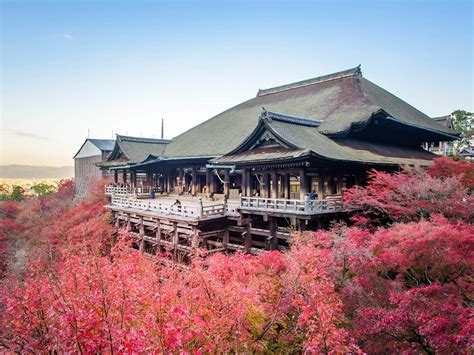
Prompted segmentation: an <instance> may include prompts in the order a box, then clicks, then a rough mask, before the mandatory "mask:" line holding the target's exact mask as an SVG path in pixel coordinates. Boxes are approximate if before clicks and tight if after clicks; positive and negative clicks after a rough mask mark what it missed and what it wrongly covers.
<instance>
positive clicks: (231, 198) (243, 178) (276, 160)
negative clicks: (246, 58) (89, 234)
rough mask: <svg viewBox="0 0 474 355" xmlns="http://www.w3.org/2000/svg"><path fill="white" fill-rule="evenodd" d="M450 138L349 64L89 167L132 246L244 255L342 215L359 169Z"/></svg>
mask: <svg viewBox="0 0 474 355" xmlns="http://www.w3.org/2000/svg"><path fill="white" fill-rule="evenodd" d="M454 139H457V135H456V132H454V131H453V129H452V128H451V127H449V126H447V125H442V124H439V123H438V122H437V121H436V120H433V119H431V118H430V117H428V116H427V115H425V114H424V113H422V112H420V111H419V110H417V109H416V108H414V107H413V106H411V105H409V104H407V103H406V102H405V101H403V100H401V99H400V98H398V97H396V96H395V95H393V94H391V93H389V92H388V91H386V90H384V89H382V88H381V87H379V86H377V85H376V84H374V83H372V82H370V81H369V80H367V79H365V78H364V77H363V76H362V73H361V69H360V66H359V67H356V68H353V69H349V70H345V71H341V72H338V73H334V74H330V75H325V76H321V77H317V78H313V79H308V80H304V81H300V82H296V83H291V84H286V85H282V86H278V87H274V88H270V89H265V90H259V91H258V93H257V95H256V97H254V98H252V99H250V100H248V101H245V102H243V103H241V104H239V105H237V106H234V107H232V108H230V109H228V110H226V111H224V112H222V113H220V114H218V115H217V116H215V117H213V118H211V119H209V120H207V121H205V122H203V123H201V124H199V125H198V126H196V127H193V128H191V129H189V130H188V131H186V132H184V133H183V134H181V135H179V136H177V137H175V138H174V139H172V140H164V139H147V138H134V137H126V136H119V135H118V136H117V139H116V141H115V145H114V147H113V150H112V152H111V153H110V154H109V155H108V156H107V159H106V160H105V161H103V162H99V163H97V165H98V166H100V167H101V169H103V170H107V171H109V172H111V173H113V177H114V184H112V185H111V186H109V187H108V188H107V194H108V195H109V196H110V198H111V202H110V205H109V208H110V209H111V210H112V211H113V212H114V215H115V218H116V223H117V227H121V226H124V225H125V226H126V228H127V229H129V230H133V229H134V228H135V230H136V231H137V238H138V239H137V240H139V243H138V244H139V248H140V249H141V250H143V251H146V250H148V251H149V252H150V250H151V253H154V252H156V250H157V248H158V249H161V248H165V249H166V248H172V249H173V250H175V252H176V251H179V250H182V251H186V252H187V253H191V252H192V250H193V248H196V247H198V246H199V247H204V248H206V249H208V250H209V251H210V252H211V251H213V250H223V249H225V250H228V249H244V250H245V251H248V252H251V251H252V250H254V249H255V248H257V249H276V248H280V249H281V248H285V247H286V239H287V238H288V237H289V235H290V232H291V231H292V230H295V229H300V230H301V229H308V228H310V229H316V228H320V227H321V226H323V225H324V223H327V222H328V221H329V220H331V219H335V218H336V219H337V218H341V216H342V215H343V214H344V213H346V212H347V210H346V208H345V206H344V205H343V199H342V194H343V191H344V188H349V187H351V186H353V185H356V184H364V183H365V181H366V177H367V172H368V171H369V170H370V169H378V170H384V171H398V170H399V169H400V168H401V167H403V166H416V167H425V166H428V165H429V164H430V163H431V160H432V159H433V158H434V157H436V155H434V154H432V153H430V152H428V151H426V150H424V149H423V148H422V146H423V144H424V143H425V142H447V141H451V140H454ZM170 233H171V234H170Z"/></svg>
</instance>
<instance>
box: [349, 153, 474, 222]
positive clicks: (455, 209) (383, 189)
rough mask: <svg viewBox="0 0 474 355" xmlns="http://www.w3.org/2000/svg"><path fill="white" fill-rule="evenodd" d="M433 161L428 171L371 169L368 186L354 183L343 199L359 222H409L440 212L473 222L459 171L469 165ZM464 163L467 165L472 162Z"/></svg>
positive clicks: (473, 199) (468, 197)
mask: <svg viewBox="0 0 474 355" xmlns="http://www.w3.org/2000/svg"><path fill="white" fill-rule="evenodd" d="M443 161H444V159H443ZM436 164H437V165H434V166H433V167H432V169H431V170H429V171H424V170H416V169H411V170H407V171H403V172H400V173H386V172H381V171H375V170H372V171H371V172H370V174H369V183H368V185H367V186H365V187H360V186H355V187H353V188H350V189H347V190H346V191H345V192H344V200H345V203H346V204H347V205H348V206H350V207H352V208H354V209H355V210H356V218H355V221H356V222H357V223H358V224H360V225H367V224H373V223H383V222H387V221H396V222H410V221H418V220H420V219H423V218H430V217H431V216H433V215H435V214H440V215H443V216H445V217H447V218H449V219H450V220H451V221H456V220H464V221H470V222H472V220H473V218H474V211H473V209H472V208H471V207H472V205H473V202H474V197H473V196H472V195H471V194H470V192H469V190H468V188H467V187H466V185H465V182H464V177H465V176H466V175H465V173H463V172H459V171H464V170H466V171H467V170H468V169H467V168H463V169H454V168H452V167H451V168H450V169H441V168H439V166H440V165H442V164H441V163H436ZM456 164H460V163H459V162H458V163H456ZM466 164H468V165H467V167H468V168H470V167H471V166H472V164H471V163H466ZM463 165H464V163H463ZM453 171H456V172H457V173H453ZM443 172H447V175H442V174H443Z"/></svg>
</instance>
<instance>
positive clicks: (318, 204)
mask: <svg viewBox="0 0 474 355" xmlns="http://www.w3.org/2000/svg"><path fill="white" fill-rule="evenodd" d="M240 208H241V209H246V210H255V211H258V210H267V211H272V212H284V213H296V214H318V213H326V212H332V211H340V210H342V209H343V208H344V205H343V200H342V196H331V197H328V198H324V199H320V200H288V199H276V198H262V197H243V196H242V197H240Z"/></svg>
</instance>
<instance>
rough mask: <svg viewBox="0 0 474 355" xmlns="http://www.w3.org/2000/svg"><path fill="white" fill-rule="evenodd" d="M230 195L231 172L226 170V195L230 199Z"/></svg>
mask: <svg viewBox="0 0 474 355" xmlns="http://www.w3.org/2000/svg"><path fill="white" fill-rule="evenodd" d="M229 193H230V173H229V170H227V169H225V170H224V195H226V196H227V197H229Z"/></svg>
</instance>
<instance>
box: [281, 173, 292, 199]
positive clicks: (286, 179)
mask: <svg viewBox="0 0 474 355" xmlns="http://www.w3.org/2000/svg"><path fill="white" fill-rule="evenodd" d="M282 186H283V198H286V199H289V198H290V174H288V173H286V174H285V175H283V180H282Z"/></svg>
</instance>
